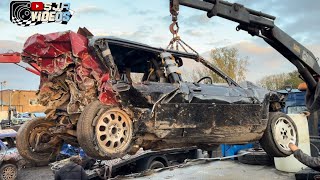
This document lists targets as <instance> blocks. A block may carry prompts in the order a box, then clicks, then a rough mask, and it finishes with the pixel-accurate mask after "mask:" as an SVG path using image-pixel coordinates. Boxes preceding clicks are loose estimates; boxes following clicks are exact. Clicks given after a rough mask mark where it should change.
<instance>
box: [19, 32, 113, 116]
mask: <svg viewBox="0 0 320 180" xmlns="http://www.w3.org/2000/svg"><path fill="white" fill-rule="evenodd" d="M87 44H88V39H87V38H86V37H84V36H82V35H80V34H77V33H74V32H72V31H67V32H59V33H51V34H47V35H41V34H35V35H33V36H31V37H29V38H28V39H27V41H26V42H25V44H24V49H23V53H22V56H23V57H24V61H25V62H27V63H29V64H33V65H34V66H36V67H38V68H39V69H40V70H41V83H40V88H39V89H40V90H39V93H38V94H39V100H40V103H41V104H42V105H44V106H47V107H48V108H47V112H51V114H52V113H53V114H54V112H55V111H56V110H57V109H59V110H60V111H61V110H62V111H65V112H66V113H65V114H67V115H71V114H78V113H81V112H82V110H83V108H84V107H85V106H86V105H87V104H89V103H90V102H91V101H93V100H94V99H97V98H99V99H100V100H101V102H103V103H105V104H115V103H117V101H116V100H115V98H114V96H115V95H114V94H113V92H112V89H111V88H110V87H109V86H108V85H107V84H108V83H107V82H108V80H109V76H108V73H107V72H105V71H103V70H102V68H101V67H100V65H99V63H98V61H97V60H96V59H95V57H94V56H92V55H90V54H89V51H88V47H87ZM47 114H50V113H47Z"/></svg>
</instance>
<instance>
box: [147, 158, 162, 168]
mask: <svg viewBox="0 0 320 180" xmlns="http://www.w3.org/2000/svg"><path fill="white" fill-rule="evenodd" d="M164 167H165V166H164V164H163V163H162V162H160V161H156V160H155V161H152V162H151V163H150V165H149V167H148V169H159V168H164Z"/></svg>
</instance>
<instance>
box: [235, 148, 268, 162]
mask: <svg viewBox="0 0 320 180" xmlns="http://www.w3.org/2000/svg"><path fill="white" fill-rule="evenodd" d="M246 153H249V154H246ZM241 154H245V155H243V156H240V157H238V161H239V162H241V163H243V164H251V165H266V166H270V165H273V164H274V160H273V157H271V156H269V155H268V154H267V153H266V152H265V151H264V150H263V149H261V148H250V149H244V150H240V151H239V152H238V155H241Z"/></svg>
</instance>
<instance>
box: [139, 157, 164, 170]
mask: <svg viewBox="0 0 320 180" xmlns="http://www.w3.org/2000/svg"><path fill="white" fill-rule="evenodd" d="M160 163H161V164H160ZM167 166H168V159H167V158H166V156H165V155H160V156H158V155H155V156H149V157H145V158H143V159H140V160H138V161H137V165H136V170H137V172H143V171H145V170H148V169H157V168H163V167H167Z"/></svg>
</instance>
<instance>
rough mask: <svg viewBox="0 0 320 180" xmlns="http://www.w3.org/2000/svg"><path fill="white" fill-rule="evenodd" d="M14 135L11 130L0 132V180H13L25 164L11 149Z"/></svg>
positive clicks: (13, 149)
mask: <svg viewBox="0 0 320 180" xmlns="http://www.w3.org/2000/svg"><path fill="white" fill-rule="evenodd" d="M16 134H17V132H16V131H15V130H13V129H5V130H0V180H15V179H16V178H17V175H18V169H19V168H21V167H22V166H24V165H26V163H27V162H26V161H25V160H24V159H23V158H22V157H21V156H20V154H19V152H18V150H17V148H15V147H13V146H14V138H15V137H16ZM12 143H13V144H12Z"/></svg>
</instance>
